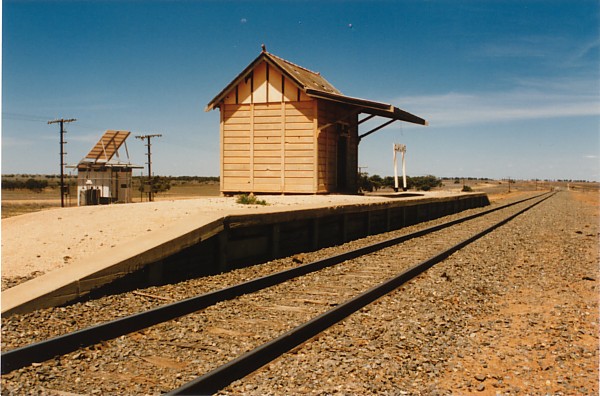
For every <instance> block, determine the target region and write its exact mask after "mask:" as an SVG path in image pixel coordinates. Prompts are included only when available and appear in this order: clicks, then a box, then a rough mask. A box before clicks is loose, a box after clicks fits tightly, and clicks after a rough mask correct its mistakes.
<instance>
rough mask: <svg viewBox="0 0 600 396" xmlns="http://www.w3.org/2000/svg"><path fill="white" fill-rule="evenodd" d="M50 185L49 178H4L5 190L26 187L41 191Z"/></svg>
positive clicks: (3, 185)
mask: <svg viewBox="0 0 600 396" xmlns="http://www.w3.org/2000/svg"><path fill="white" fill-rule="evenodd" d="M46 187H48V181H47V180H40V179H33V178H29V179H27V180H7V179H2V189H3V190H17V189H26V190H31V191H35V192H41V191H42V190H43V189H44V188H46Z"/></svg>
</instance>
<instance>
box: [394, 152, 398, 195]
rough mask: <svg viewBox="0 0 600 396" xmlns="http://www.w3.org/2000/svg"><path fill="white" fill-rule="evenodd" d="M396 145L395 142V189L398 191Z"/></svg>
mask: <svg viewBox="0 0 600 396" xmlns="http://www.w3.org/2000/svg"><path fill="white" fill-rule="evenodd" d="M396 146H397V144H395V143H394V191H395V192H398V161H397V159H396V152H397V150H396Z"/></svg>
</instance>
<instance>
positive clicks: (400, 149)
mask: <svg viewBox="0 0 600 396" xmlns="http://www.w3.org/2000/svg"><path fill="white" fill-rule="evenodd" d="M398 152H400V153H402V191H406V190H407V189H408V188H407V187H406V162H405V160H404V155H405V154H406V145H405V144H398V143H394V191H396V192H398V159H397V156H396V153H398Z"/></svg>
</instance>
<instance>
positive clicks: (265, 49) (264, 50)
mask: <svg viewBox="0 0 600 396" xmlns="http://www.w3.org/2000/svg"><path fill="white" fill-rule="evenodd" d="M260 48H262V52H267V46H266V45H264V44H261V45H260Z"/></svg>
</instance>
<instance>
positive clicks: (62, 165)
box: [48, 118, 77, 208]
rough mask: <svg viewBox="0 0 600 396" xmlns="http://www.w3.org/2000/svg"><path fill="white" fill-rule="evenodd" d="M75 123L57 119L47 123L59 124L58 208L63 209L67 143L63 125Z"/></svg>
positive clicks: (73, 119) (70, 120) (72, 119)
mask: <svg viewBox="0 0 600 396" xmlns="http://www.w3.org/2000/svg"><path fill="white" fill-rule="evenodd" d="M75 121H77V120H76V119H75V118H69V119H64V118H61V119H57V120H52V121H48V124H60V207H61V208H64V207H65V154H67V153H65V144H66V143H67V142H66V141H65V139H64V136H65V133H67V131H65V123H66V122H67V123H68V122H75Z"/></svg>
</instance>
